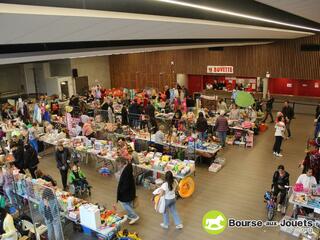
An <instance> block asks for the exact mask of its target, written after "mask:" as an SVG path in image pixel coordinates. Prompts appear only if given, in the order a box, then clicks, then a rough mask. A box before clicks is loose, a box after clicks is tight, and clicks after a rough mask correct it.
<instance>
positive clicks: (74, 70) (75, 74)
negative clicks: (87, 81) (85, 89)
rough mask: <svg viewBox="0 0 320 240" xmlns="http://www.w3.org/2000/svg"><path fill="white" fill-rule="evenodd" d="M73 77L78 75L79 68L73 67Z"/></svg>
mask: <svg viewBox="0 0 320 240" xmlns="http://www.w3.org/2000/svg"><path fill="white" fill-rule="evenodd" d="M72 77H73V78H76V77H78V69H76V68H73V69H72Z"/></svg>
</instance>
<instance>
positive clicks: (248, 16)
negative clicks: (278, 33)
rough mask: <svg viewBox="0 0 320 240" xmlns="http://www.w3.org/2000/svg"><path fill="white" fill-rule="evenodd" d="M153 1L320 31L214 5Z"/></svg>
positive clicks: (315, 29)
mask: <svg viewBox="0 0 320 240" xmlns="http://www.w3.org/2000/svg"><path fill="white" fill-rule="evenodd" d="M154 1H158V2H165V3H171V4H175V5H180V6H185V7H191V8H197V9H202V10H206V11H211V12H216V13H222V14H226V15H230V16H236V17H241V18H246V19H252V20H256V21H261V22H268V23H273V24H277V25H283V26H287V27H294V28H300V29H306V30H310V31H316V32H320V29H318V28H311V27H306V26H301V25H296V24H291V23H286V22H281V21H275V20H271V19H268V18H261V17H256V16H252V15H247V14H242V13H237V12H232V11H227V10H223V9H219V8H214V7H207V6H202V5H198V4H193V3H188V2H182V1H175V0H154Z"/></svg>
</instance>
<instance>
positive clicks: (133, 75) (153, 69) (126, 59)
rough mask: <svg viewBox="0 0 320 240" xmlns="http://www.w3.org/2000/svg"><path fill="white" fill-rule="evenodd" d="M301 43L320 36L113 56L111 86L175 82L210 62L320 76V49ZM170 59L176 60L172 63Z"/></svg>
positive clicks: (240, 70)
mask: <svg viewBox="0 0 320 240" xmlns="http://www.w3.org/2000/svg"><path fill="white" fill-rule="evenodd" d="M301 44H320V36H319V35H316V36H311V37H307V38H301V39H295V40H279V41H277V42H275V43H272V44H267V45H257V46H242V47H225V48H224V50H223V51H209V50H208V49H206V48H205V49H187V50H172V51H157V52H146V53H137V54H124V55H114V56H110V73H111V80H112V87H138V88H142V87H156V88H161V89H162V88H163V87H164V86H165V85H169V86H174V85H175V81H176V74H177V73H185V74H207V73H206V70H207V65H231V66H234V74H233V75H230V76H242V77H257V76H261V77H262V76H265V73H266V72H267V71H269V72H270V73H271V76H272V77H274V78H292V79H306V80H312V79H313V80H318V79H320V52H319V51H318V52H302V51H300V46H301ZM171 61H173V62H174V64H173V65H172V64H171Z"/></svg>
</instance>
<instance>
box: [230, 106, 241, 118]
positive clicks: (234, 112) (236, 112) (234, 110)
mask: <svg viewBox="0 0 320 240" xmlns="http://www.w3.org/2000/svg"><path fill="white" fill-rule="evenodd" d="M229 119H230V120H232V121H239V120H240V111H239V109H238V108H237V105H235V104H232V105H231V110H230V114H229Z"/></svg>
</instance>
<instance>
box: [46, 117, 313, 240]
mask: <svg viewBox="0 0 320 240" xmlns="http://www.w3.org/2000/svg"><path fill="white" fill-rule="evenodd" d="M292 130H293V134H292V136H293V137H292V138H291V139H290V140H288V141H285V142H284V144H283V146H282V149H283V154H284V157H283V158H275V157H274V156H273V154H272V150H271V149H272V146H273V133H274V130H273V126H272V125H270V128H269V130H268V131H267V132H265V133H262V134H260V135H259V136H257V137H256V141H255V146H254V148H252V149H244V148H239V147H237V146H228V147H227V149H225V150H224V151H223V152H222V153H221V154H220V155H222V156H223V157H225V158H226V159H227V165H226V166H225V167H224V168H223V169H222V170H221V171H220V172H219V173H210V172H208V171H207V167H205V166H202V167H198V168H197V174H196V177H195V181H196V191H195V193H194V195H193V196H192V197H191V198H189V199H184V200H179V201H178V203H177V206H178V209H179V213H180V215H181V218H182V219H183V223H184V225H185V228H184V229H183V230H180V231H179V230H175V228H174V227H173V226H172V227H171V228H170V229H169V230H168V231H166V230H163V229H161V228H160V226H159V224H160V222H161V215H159V214H157V213H155V211H154V210H153V206H152V203H151V197H152V196H151V192H150V191H148V190H146V189H143V188H142V187H141V188H139V189H138V195H139V198H140V207H139V208H138V209H137V212H138V213H139V215H140V217H141V220H140V221H139V222H138V223H137V224H136V225H135V226H132V227H131V226H130V227H129V230H130V231H137V232H139V233H140V236H141V237H142V239H145V240H160V239H178V240H185V239H194V240H196V239H198V240H204V239H221V240H222V239H237V240H238V239H245V240H250V239H294V238H291V237H289V236H288V235H286V234H283V233H280V232H279V229H278V228H263V229H226V230H225V232H223V233H222V234H220V235H218V236H210V235H208V234H207V233H206V232H205V231H203V229H202V225H201V222H202V217H203V215H204V214H205V213H206V212H207V211H209V210H214V209H216V210H219V211H222V212H223V213H224V214H225V215H226V216H227V217H229V218H230V217H233V218H237V219H262V220H265V219H266V211H265V203H264V202H263V195H264V192H265V191H266V190H268V189H269V188H270V184H271V179H272V175H273V172H274V170H275V169H276V167H277V166H278V165H279V164H284V165H285V167H286V169H287V170H288V171H289V173H290V180H291V182H292V183H293V182H294V181H295V180H296V179H297V177H298V175H299V173H300V169H298V163H299V162H300V161H301V160H302V159H303V158H304V155H305V154H304V150H305V147H306V140H307V138H308V136H311V135H312V131H313V119H312V117H311V116H303V115H297V116H296V119H295V120H294V121H293V123H292ZM40 167H41V169H43V170H44V171H46V172H48V173H50V174H51V175H52V176H53V177H55V178H56V179H57V180H58V183H59V185H60V186H61V184H60V177H59V174H58V170H57V169H56V168H55V159H54V157H53V154H50V155H48V156H47V157H44V158H43V159H41V164H40ZM83 169H84V170H85V172H86V173H87V175H88V180H89V182H90V183H91V184H92V185H93V187H94V189H93V195H92V201H93V202H99V203H101V204H105V205H106V206H107V207H111V205H112V204H113V203H114V202H115V199H116V181H115V179H114V178H113V177H102V176H100V175H99V174H98V173H97V172H95V170H94V167H93V164H92V163H91V164H89V165H88V166H83Z"/></svg>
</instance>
